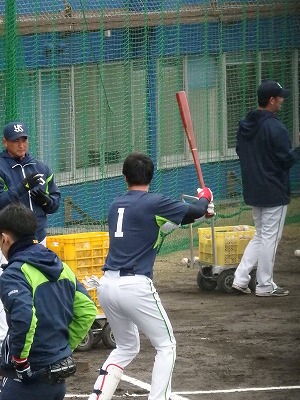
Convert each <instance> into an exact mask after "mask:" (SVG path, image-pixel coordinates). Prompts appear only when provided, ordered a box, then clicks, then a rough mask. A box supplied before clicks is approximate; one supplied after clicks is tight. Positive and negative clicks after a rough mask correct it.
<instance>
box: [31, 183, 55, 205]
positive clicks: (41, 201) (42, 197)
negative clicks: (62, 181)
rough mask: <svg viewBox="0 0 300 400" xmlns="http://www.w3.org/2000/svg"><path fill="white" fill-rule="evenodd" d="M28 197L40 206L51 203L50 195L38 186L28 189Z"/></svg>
mask: <svg viewBox="0 0 300 400" xmlns="http://www.w3.org/2000/svg"><path fill="white" fill-rule="evenodd" d="M30 197H31V198H32V200H33V201H34V202H35V204H37V205H39V206H41V207H45V206H47V205H48V204H49V203H51V199H50V197H49V196H48V195H47V194H46V193H45V192H43V190H42V189H41V188H38V187H37V188H34V189H32V190H30Z"/></svg>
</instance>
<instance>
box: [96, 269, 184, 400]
mask: <svg viewBox="0 0 300 400" xmlns="http://www.w3.org/2000/svg"><path fill="white" fill-rule="evenodd" d="M98 298H99V303H100V305H101V307H102V308H103V311H104V313H105V315H106V317H107V320H108V322H109V325H110V327H111V329H112V332H113V335H114V337H115V341H116V345H117V347H116V349H114V350H113V351H112V352H111V353H110V355H109V357H108V359H107V360H106V361H105V362H104V364H103V366H102V369H105V368H106V366H107V365H109V364H116V365H118V366H120V367H121V368H125V367H126V366H127V365H128V364H129V363H130V362H131V361H132V360H133V359H134V357H135V356H136V355H137V354H138V353H139V350H140V337H139V330H140V331H141V332H143V333H144V334H145V335H146V336H147V338H148V339H149V340H150V342H151V344H152V345H153V347H154V348H155V349H156V352H157V353H156V357H155V362H154V367H153V370H152V381H151V390H150V394H149V399H150V400H166V399H169V397H170V394H171V377H172V372H173V368H174V362H175V358H176V341H175V338H174V335H173V329H172V326H171V323H170V321H169V318H168V316H167V314H166V311H165V309H164V307H163V306H162V303H161V300H160V298H159V295H158V293H157V292H156V289H155V287H154V285H153V282H152V280H151V279H150V278H147V277H146V276H144V275H135V276H122V277H120V276H119V272H117V271H106V272H105V274H104V276H103V277H102V278H101V280H100V287H99V288H98Z"/></svg>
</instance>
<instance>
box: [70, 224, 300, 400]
mask: <svg viewBox="0 0 300 400" xmlns="http://www.w3.org/2000/svg"><path fill="white" fill-rule="evenodd" d="M296 249H300V224H291V225H287V226H286V227H285V228H284V233H283V238H282V240H281V242H280V245H279V247H278V251H277V257H276V263H275V269H274V280H275V282H276V283H277V284H278V285H280V286H283V287H284V288H286V289H288V290H289V291H290V295H289V296H287V297H283V298H258V297H256V296H255V295H254V294H251V295H238V294H226V293H221V292H220V291H218V290H217V289H216V290H214V291H210V292H208V291H206V292H205V291H201V290H199V288H198V286H197V282H196V280H197V273H198V269H197V268H194V267H193V268H187V267H186V266H184V265H182V263H181V260H182V258H183V257H188V256H189V250H184V251H180V252H176V253H172V254H170V255H166V256H159V255H158V257H157V261H156V265H155V270H154V271H155V272H154V283H155V285H156V288H157V290H158V292H159V294H160V297H161V299H162V302H163V304H164V306H165V308H166V310H167V312H168V315H169V317H170V319H171V321H172V324H173V328H174V332H175V337H176V340H177V360H176V364H175V369H174V374H173V383H172V391H173V392H175V393H177V396H175V397H174V399H177V400H180V399H181V400H182V399H189V400H196V399H203V400H221V399H222V400H241V399H243V400H250V399H251V400H252V399H253V398H255V399H260V400H271V399H272V400H296V399H297V400H298V399H300V318H299V316H300V257H296V256H295V255H294V251H295V250H296ZM195 251H197V249H195ZM109 352H110V350H108V349H107V348H105V347H104V345H103V343H102V342H100V343H98V344H97V345H95V346H94V347H93V348H92V349H91V350H89V351H86V352H78V351H76V352H75V358H76V360H77V361H81V362H87V363H88V366H89V368H88V369H87V370H86V371H83V372H78V374H76V376H74V377H72V378H69V379H68V384H67V386H68V390H67V393H68V398H71V399H72V398H73V399H75V398H78V397H76V396H75V395H81V397H80V398H84V397H82V395H83V394H87V393H89V392H90V391H91V389H92V387H93V384H94V381H95V379H96V377H97V374H98V371H97V369H98V368H99V366H100V365H101V363H102V362H103V361H104V360H105V358H106V357H107V355H108V354H109ZM154 356H155V352H154V350H153V349H152V347H151V345H150V343H149V342H148V340H147V339H146V338H145V336H143V335H142V334H141V351H140V354H139V355H138V356H137V357H136V359H135V360H134V361H133V362H132V363H131V364H130V365H129V366H128V367H127V368H126V370H125V375H126V376H129V377H131V378H135V379H138V380H139V381H141V382H143V383H146V384H149V383H150V379H151V369H152V365H153V361H154ZM293 387H294V388H293ZM146 388H147V387H146ZM146 388H145V387H144V388H143V385H142V384H141V383H140V384H139V385H133V384H132V383H129V382H127V381H121V382H120V384H119V386H118V389H117V391H116V393H115V395H116V396H117V397H115V398H118V397H120V398H127V397H129V398H130V397H135V396H138V397H139V398H142V399H143V398H144V399H147V393H148V392H147V390H146ZM239 388H240V389H244V390H242V391H236V389H239ZM251 389H254V390H251ZM258 389H260V390H258ZM213 391H216V392H215V393H213ZM186 392H189V393H186ZM201 392H204V393H201ZM126 394H127V395H126ZM128 395H129V396H128Z"/></svg>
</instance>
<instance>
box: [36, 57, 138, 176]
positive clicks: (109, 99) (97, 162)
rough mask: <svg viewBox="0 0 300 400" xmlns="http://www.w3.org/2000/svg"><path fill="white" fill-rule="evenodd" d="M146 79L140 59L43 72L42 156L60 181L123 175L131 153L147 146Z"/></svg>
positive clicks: (40, 132) (40, 123)
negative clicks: (127, 157)
mask: <svg viewBox="0 0 300 400" xmlns="http://www.w3.org/2000/svg"><path fill="white" fill-rule="evenodd" d="M145 83H146V79H145V70H144V69H143V68H142V65H141V64H139V63H138V62H135V63H132V64H128V65H126V64H125V63H106V64H103V65H94V64H92V65H84V66H74V67H72V68H66V69H60V70H55V71H40V85H39V86H40V90H39V93H40V112H39V125H38V126H39V135H40V139H41V143H42V145H41V148H40V156H41V157H42V158H43V159H44V160H45V162H47V163H49V165H51V167H52V169H53V171H54V172H56V175H57V173H58V172H62V173H64V174H62V175H61V176H59V175H57V181H60V183H62V182H64V180H66V182H67V181H69V182H68V183H70V179H73V180H76V181H78V180H79V181H81V180H83V179H84V180H88V179H91V180H92V179H99V178H100V177H102V176H104V174H105V176H110V175H116V174H117V175H119V174H120V163H121V162H122V160H123V159H124V158H125V156H126V155H127V154H128V153H130V152H131V151H133V150H138V151H146V124H145V123H144V121H145V119H146V99H145V94H146V89H145ZM126 97H128V98H129V99H130V100H131V101H126Z"/></svg>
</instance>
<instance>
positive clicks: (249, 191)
mask: <svg viewBox="0 0 300 400" xmlns="http://www.w3.org/2000/svg"><path fill="white" fill-rule="evenodd" d="M236 152H237V154H238V157H239V159H240V165H241V172H242V182H243V196H244V200H245V203H246V204H248V205H250V206H254V207H277V206H281V205H286V204H288V203H289V202H290V178H289V170H290V168H291V167H292V166H293V165H294V164H295V163H296V162H297V161H299V160H300V147H297V148H296V149H294V150H293V148H292V144H291V141H290V139H289V133H288V130H287V129H286V127H285V126H284V125H283V123H282V122H280V121H279V120H278V119H277V117H276V115H275V114H274V113H272V112H270V111H266V110H255V111H251V112H249V113H248V115H247V116H246V118H245V119H244V120H242V121H240V123H239V129H238V132H237V146H236Z"/></svg>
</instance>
